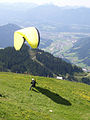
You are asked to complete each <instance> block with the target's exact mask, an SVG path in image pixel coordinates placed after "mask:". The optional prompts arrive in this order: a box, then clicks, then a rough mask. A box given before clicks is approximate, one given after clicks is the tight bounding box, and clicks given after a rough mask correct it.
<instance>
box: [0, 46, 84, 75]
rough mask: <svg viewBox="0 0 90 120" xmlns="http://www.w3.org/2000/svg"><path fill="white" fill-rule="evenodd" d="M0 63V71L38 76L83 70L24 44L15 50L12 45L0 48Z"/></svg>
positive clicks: (65, 73) (71, 73)
mask: <svg viewBox="0 0 90 120" xmlns="http://www.w3.org/2000/svg"><path fill="white" fill-rule="evenodd" d="M0 63H1V65H0V70H1V71H12V72H17V73H25V72H28V73H31V74H33V75H39V76H50V77H54V76H57V75H64V76H65V75H67V74H70V75H73V74H74V73H75V72H77V73H79V72H83V71H82V69H81V68H79V67H77V66H75V65H71V64H70V63H67V62H65V61H63V60H62V59H60V58H56V57H54V56H53V55H51V54H50V53H47V52H44V51H42V50H39V49H29V47H28V46H26V45H24V46H23V48H22V49H21V50H20V51H15V49H14V48H13V47H7V48H5V49H1V50H0Z"/></svg>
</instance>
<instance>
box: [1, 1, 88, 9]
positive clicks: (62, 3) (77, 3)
mask: <svg viewBox="0 0 90 120" xmlns="http://www.w3.org/2000/svg"><path fill="white" fill-rule="evenodd" d="M0 2H30V3H36V4H39V5H41V4H46V3H53V4H55V5H58V6H85V7H90V0H0Z"/></svg>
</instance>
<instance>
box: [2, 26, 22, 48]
mask: <svg viewBox="0 0 90 120" xmlns="http://www.w3.org/2000/svg"><path fill="white" fill-rule="evenodd" d="M18 29H20V27H19V26H17V25H15V24H6V25H2V26H0V48H5V47H7V46H13V39H14V38H13V37H14V36H13V35H14V31H16V30H18Z"/></svg>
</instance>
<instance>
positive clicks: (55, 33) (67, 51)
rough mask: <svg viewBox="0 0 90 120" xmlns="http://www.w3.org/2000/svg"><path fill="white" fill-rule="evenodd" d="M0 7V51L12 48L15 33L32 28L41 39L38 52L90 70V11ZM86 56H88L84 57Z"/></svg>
mask: <svg viewBox="0 0 90 120" xmlns="http://www.w3.org/2000/svg"><path fill="white" fill-rule="evenodd" d="M0 6H1V7H0V17H1V18H0V24H1V25H2V24H4V25H2V26H0V48H5V47H8V46H13V33H14V31H15V30H18V29H20V28H22V27H28V26H29V27H30V26H35V27H37V28H38V29H39V31H40V35H41V42H40V46H39V48H41V49H44V50H45V51H48V52H50V53H52V54H53V55H55V56H57V57H62V58H63V59H65V60H67V59H68V60H69V61H70V62H71V63H73V64H77V65H79V66H81V67H83V68H87V69H88V70H90V62H89V49H90V47H89V38H90V34H89V33H90V22H89V21H90V14H89V12H90V8H85V7H74V8H73V7H58V6H55V5H52V4H49V5H48V4H46V5H41V6H38V5H36V4H21V6H20V7H19V4H7V3H6V4H0ZM7 13H8V14H7ZM5 23H9V24H5ZM11 23H14V25H13V24H11ZM5 27H6V28H5ZM6 29H7V30H6ZM87 38H88V40H87ZM85 41H88V43H87V42H85ZM81 44H83V46H81ZM87 44H88V47H86V46H87ZM77 47H78V48H80V49H77ZM84 49H85V52H82V50H84ZM86 52H87V54H86V55H87V56H85V55H84V53H86ZM84 56H85V57H84ZM83 57H84V58H83ZM81 58H82V59H81Z"/></svg>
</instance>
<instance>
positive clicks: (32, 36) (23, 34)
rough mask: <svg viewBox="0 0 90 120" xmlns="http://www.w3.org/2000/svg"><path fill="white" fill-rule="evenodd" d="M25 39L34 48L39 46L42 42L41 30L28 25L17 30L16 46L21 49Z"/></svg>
mask: <svg viewBox="0 0 90 120" xmlns="http://www.w3.org/2000/svg"><path fill="white" fill-rule="evenodd" d="M25 40H26V41H27V42H28V44H29V45H30V46H31V47H32V48H37V47H38V46H39V43H40V34H39V31H38V30H37V29H36V28H35V27H28V28H24V29H20V30H17V31H15V33H14V48H15V49H16V50H20V49H21V47H22V45H23V43H24V41H25Z"/></svg>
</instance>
